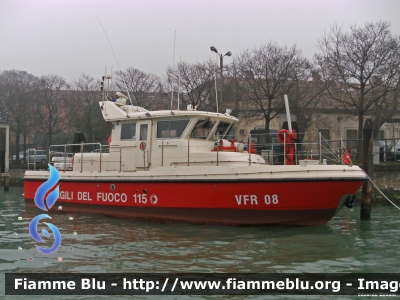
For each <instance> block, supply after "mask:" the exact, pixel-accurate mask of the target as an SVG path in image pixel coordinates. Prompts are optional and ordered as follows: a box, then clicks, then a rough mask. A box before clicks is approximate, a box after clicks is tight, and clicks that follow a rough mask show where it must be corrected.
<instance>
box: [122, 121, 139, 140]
mask: <svg viewBox="0 0 400 300" xmlns="http://www.w3.org/2000/svg"><path fill="white" fill-rule="evenodd" d="M134 139H136V123H123V124H121V140H134Z"/></svg>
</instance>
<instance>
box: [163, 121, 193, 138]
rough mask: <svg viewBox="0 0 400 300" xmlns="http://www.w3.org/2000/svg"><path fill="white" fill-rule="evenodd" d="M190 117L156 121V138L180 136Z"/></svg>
mask: <svg viewBox="0 0 400 300" xmlns="http://www.w3.org/2000/svg"><path fill="white" fill-rule="evenodd" d="M189 121H190V119H181V120H168V121H158V122H157V138H158V139H174V138H180V137H181V136H182V134H183V132H184V131H185V129H186V127H187V125H188V124H189Z"/></svg>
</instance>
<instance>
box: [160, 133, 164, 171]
mask: <svg viewBox="0 0 400 300" xmlns="http://www.w3.org/2000/svg"><path fill="white" fill-rule="evenodd" d="M161 167H164V139H162V140H161Z"/></svg>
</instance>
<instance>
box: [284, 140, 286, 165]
mask: <svg viewBox="0 0 400 300" xmlns="http://www.w3.org/2000/svg"><path fill="white" fill-rule="evenodd" d="M283 164H284V165H286V133H284V134H283Z"/></svg>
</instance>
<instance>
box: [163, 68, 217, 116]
mask: <svg viewBox="0 0 400 300" xmlns="http://www.w3.org/2000/svg"><path fill="white" fill-rule="evenodd" d="M214 67H215V62H212V61H207V62H204V63H195V64H189V63H186V62H179V63H178V64H177V65H176V66H175V67H174V68H172V67H169V68H168V69H167V83H168V85H169V86H170V87H171V90H173V91H174V93H175V94H177V93H181V95H184V97H183V96H182V97H180V103H181V104H182V105H183V106H186V105H189V104H190V105H192V106H193V107H197V109H201V110H210V109H211V110H212V109H214V108H215V101H214V99H215V98H214V97H213V94H212V91H213V89H214V78H215V77H214ZM174 101H176V100H174Z"/></svg>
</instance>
